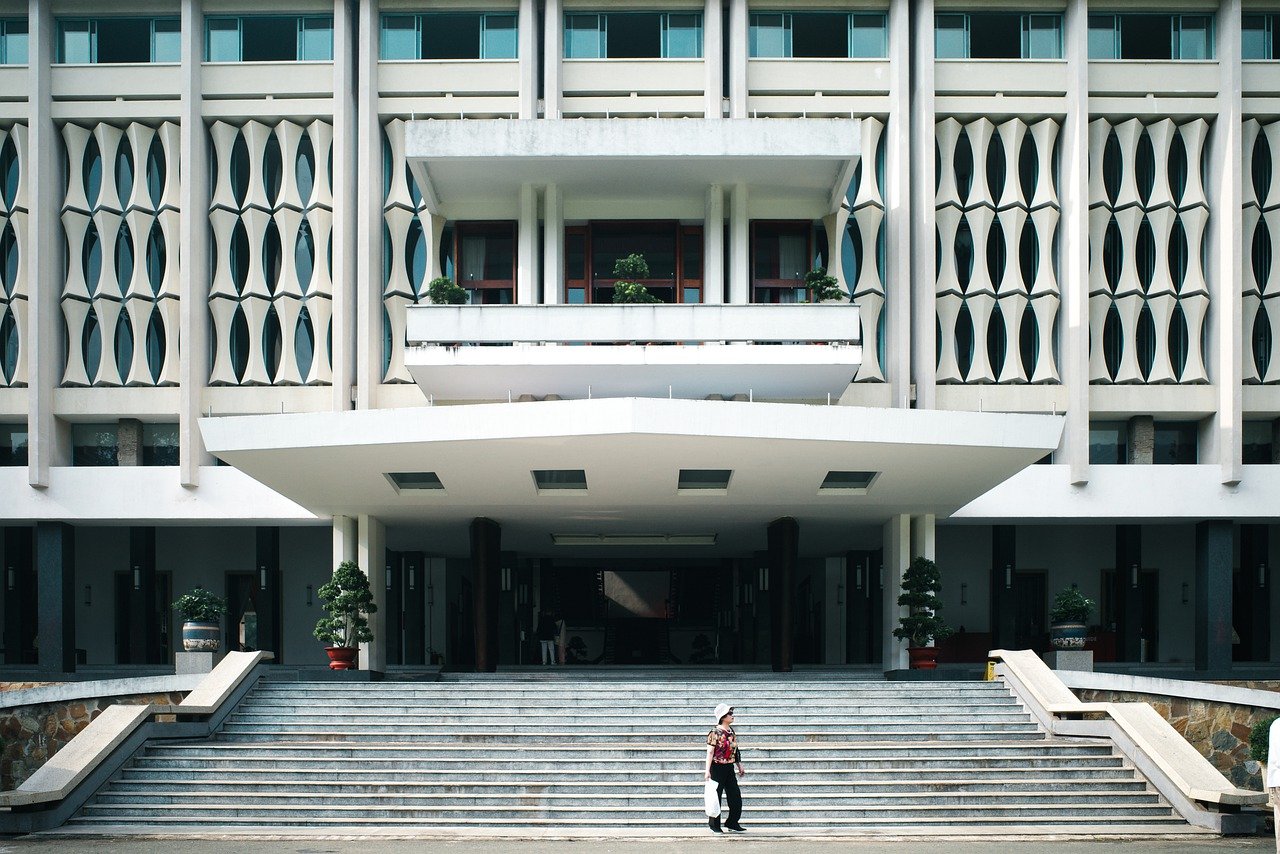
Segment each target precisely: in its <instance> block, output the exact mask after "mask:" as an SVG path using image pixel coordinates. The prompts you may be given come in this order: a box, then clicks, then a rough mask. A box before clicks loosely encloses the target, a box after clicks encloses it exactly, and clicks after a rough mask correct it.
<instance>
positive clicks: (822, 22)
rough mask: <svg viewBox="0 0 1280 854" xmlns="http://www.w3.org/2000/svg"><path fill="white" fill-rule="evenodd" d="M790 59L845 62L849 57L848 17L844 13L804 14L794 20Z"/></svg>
mask: <svg viewBox="0 0 1280 854" xmlns="http://www.w3.org/2000/svg"><path fill="white" fill-rule="evenodd" d="M791 55H792V56H807V57H821V58H834V59H845V58H847V57H848V56H849V16H848V14H846V13H844V12H804V13H801V14H795V15H792V16H791Z"/></svg>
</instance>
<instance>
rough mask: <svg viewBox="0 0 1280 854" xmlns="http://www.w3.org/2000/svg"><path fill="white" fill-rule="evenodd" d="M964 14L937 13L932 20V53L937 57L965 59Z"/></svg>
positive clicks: (966, 48)
mask: <svg viewBox="0 0 1280 854" xmlns="http://www.w3.org/2000/svg"><path fill="white" fill-rule="evenodd" d="M965 24H966V21H965V16H964V15H938V16H937V18H936V19H935V21H934V39H933V41H934V55H935V56H937V58H938V59H965V58H966V57H967V56H968V55H969V51H968V46H967V45H966V44H965V41H966V40H965Z"/></svg>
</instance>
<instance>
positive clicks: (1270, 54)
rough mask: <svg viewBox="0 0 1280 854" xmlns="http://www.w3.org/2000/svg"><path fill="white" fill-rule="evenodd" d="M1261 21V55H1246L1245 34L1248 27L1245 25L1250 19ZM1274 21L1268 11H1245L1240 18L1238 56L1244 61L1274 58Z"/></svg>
mask: <svg viewBox="0 0 1280 854" xmlns="http://www.w3.org/2000/svg"><path fill="white" fill-rule="evenodd" d="M1251 18H1252V19H1255V20H1257V21H1261V22H1262V28H1261V30H1260V31H1261V33H1262V52H1263V56H1246V55H1245V53H1246V51H1245V45H1246V44H1247V42H1246V41H1245V34H1246V33H1247V32H1249V29H1248V28H1247V27H1246V26H1245V25H1246V24H1247V23H1248V21H1249V20H1250V19H1251ZM1275 21H1276V16H1275V14H1274V13H1269V12H1246V13H1245V14H1244V15H1242V16H1241V20H1240V58H1241V60H1242V61H1244V62H1268V61H1273V60H1275V59H1276V48H1275Z"/></svg>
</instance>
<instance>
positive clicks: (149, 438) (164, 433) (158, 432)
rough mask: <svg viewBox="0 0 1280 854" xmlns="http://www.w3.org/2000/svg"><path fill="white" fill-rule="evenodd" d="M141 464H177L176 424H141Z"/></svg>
mask: <svg viewBox="0 0 1280 854" xmlns="http://www.w3.org/2000/svg"><path fill="white" fill-rule="evenodd" d="M142 464H143V465H144V466H176V465H177V464H178V425H177V424H143V425H142Z"/></svg>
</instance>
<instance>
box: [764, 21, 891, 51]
mask: <svg viewBox="0 0 1280 854" xmlns="http://www.w3.org/2000/svg"><path fill="white" fill-rule="evenodd" d="M807 14H823V15H831V14H843V15H844V16H845V55H844V56H843V57H838V56H837V57H815V56H796V55H795V34H794V21H795V16H796V15H807ZM765 18H777V19H778V26H777V27H776V29H778V30H780V31H781V34H782V52H781V53H780V54H774V53H767V54H762V53H761V52H760V48H759V31H760V30H761V29H764V28H765V27H763V25H762V24H761V23H760V22H761V21H762V20H763V19H765ZM871 20H875V21H877V22H879V27H878V28H877V29H879V31H880V44H879V49H878V51H877V53H876V54H875V55H864V54H863V53H862V52H860V51H855V50H854V32H855V31H856V30H858V29H859V26H858V25H859V24H864V23H866V22H869V21H871ZM768 29H773V28H772V27H769V28H768ZM866 29H871V28H870V27H866ZM888 55H889V16H888V14H887V13H885V12H876V11H853V10H844V9H840V10H834V9H833V10H827V9H804V10H797V11H781V10H774V9H759V10H752V11H751V13H750V14H749V15H748V16H747V59H748V60H751V59H800V60H811V61H812V60H817V61H825V60H832V59H836V60H838V59H871V60H876V59H887V58H888Z"/></svg>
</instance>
